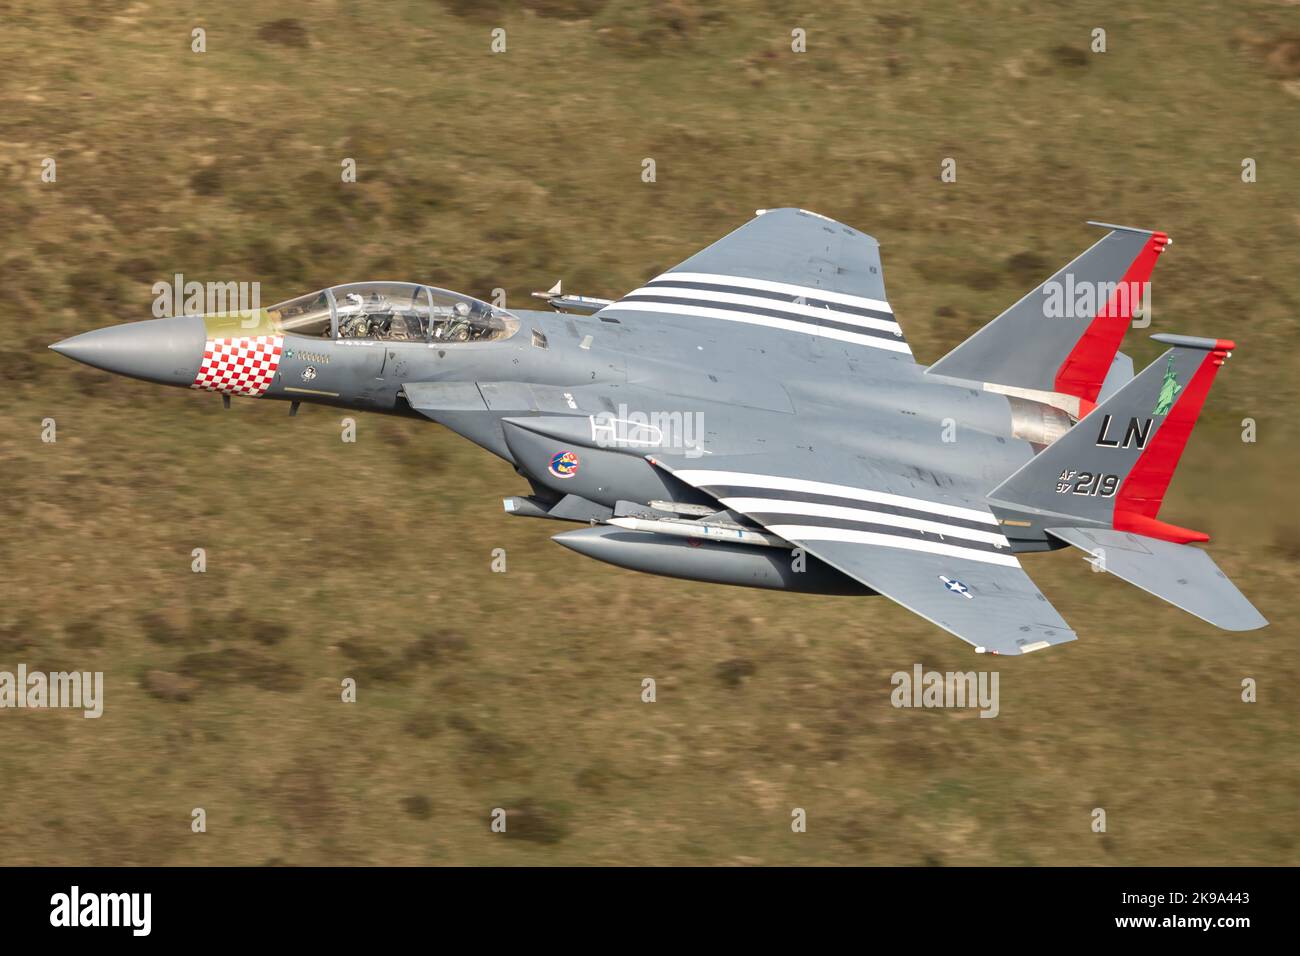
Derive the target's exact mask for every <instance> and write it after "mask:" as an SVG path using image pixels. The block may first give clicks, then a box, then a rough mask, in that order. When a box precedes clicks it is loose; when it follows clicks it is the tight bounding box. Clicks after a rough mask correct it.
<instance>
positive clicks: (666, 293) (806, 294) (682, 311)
mask: <svg viewBox="0 0 1300 956" xmlns="http://www.w3.org/2000/svg"><path fill="white" fill-rule="evenodd" d="M607 308H608V309H610V310H611V311H612V310H617V309H624V310H630V311H642V312H667V313H671V314H674V315H694V316H699V317H701V318H708V319H723V320H725V321H729V322H745V323H748V324H750V325H762V326H765V327H767V328H773V329H783V330H785V331H787V332H803V333H805V334H809V335H819V336H822V337H824V338H830V339H836V340H837V341H841V342H854V343H856V344H859V345H866V346H869V347H871V348H878V349H884V350H886V351H890V352H898V353H901V354H904V355H911V354H912V350H911V348H909V347H908V344H907V342H906V341H905V340H904V339H903V330H902V328H901V327H900V326H899V324H898V322H896V321H895V320H894V312H893V310H892V309H891V308H890V307H889V303H888V302H885V301H884V300H882V299H869V298H866V297H864V296H857V295H849V294H848V293H844V292H830V291H827V290H825V289H815V288H813V287H811V286H801V285H792V284H791V283H788V282H773V281H769V280H767V279H751V278H748V277H745V276H727V275H714V274H712V273H699V272H665V273H664V274H663V275H660V276H657V277H655V278H654V279H651V280H650V281H649V282H647V283H646V284H645V285H644V286H642V287H641V288H639V289H637V290H635V291H633V292H629V293H628V294H627V295H626V296H624V297H623V298H622V299H619V300H618V301H617V302H615V303H614V304H613V305H611V306H608V307H607Z"/></svg>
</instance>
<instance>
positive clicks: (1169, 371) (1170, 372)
mask: <svg viewBox="0 0 1300 956" xmlns="http://www.w3.org/2000/svg"><path fill="white" fill-rule="evenodd" d="M1182 390H1183V387H1182V386H1181V385H1179V384H1178V375H1177V374H1176V373H1175V372H1174V357H1173V356H1172V355H1171V356H1169V364H1168V365H1166V366H1165V380H1164V381H1163V382H1161V383H1160V394H1159V395H1158V396H1157V397H1156V407H1155V411H1153V412H1152V413H1151V414H1153V415H1168V414H1169V409H1171V408H1173V407H1174V398H1175V397H1176V396H1177V395H1178V393H1179V392H1181V391H1182Z"/></svg>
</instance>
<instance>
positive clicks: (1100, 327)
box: [1056, 232, 1169, 402]
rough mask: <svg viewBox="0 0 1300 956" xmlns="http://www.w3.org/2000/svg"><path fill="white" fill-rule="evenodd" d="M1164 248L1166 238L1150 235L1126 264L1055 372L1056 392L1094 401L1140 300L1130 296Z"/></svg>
mask: <svg viewBox="0 0 1300 956" xmlns="http://www.w3.org/2000/svg"><path fill="white" fill-rule="evenodd" d="M1168 244H1169V237H1168V236H1167V235H1165V234H1164V233H1163V232H1153V233H1152V234H1151V235H1150V237H1149V238H1148V239H1147V242H1146V245H1144V246H1143V247H1142V251H1141V252H1139V253H1138V254H1137V258H1136V259H1134V260H1133V261H1132V262H1131V263H1130V264H1129V267H1128V270H1127V271H1126V272H1125V273H1124V278H1122V279H1121V280H1120V284H1119V285H1117V286H1116V287H1115V291H1114V292H1113V293H1111V295H1110V297H1109V299H1108V301H1107V302H1106V304H1105V305H1104V306H1102V307H1101V308H1100V309H1098V310H1097V314H1096V316H1094V317H1093V320H1092V322H1091V323H1090V324H1089V325H1088V329H1087V331H1086V332H1084V333H1083V335H1082V336H1081V337H1080V338H1079V341H1078V342H1076V343H1075V345H1074V348H1073V349H1071V350H1070V354H1069V355H1067V356H1066V357H1065V361H1064V362H1062V363H1061V367H1060V368H1059V369H1057V371H1056V391H1058V392H1062V393H1064V394H1066V395H1074V396H1076V397H1078V398H1081V399H1083V400H1084V401H1086V402H1095V401H1096V400H1097V393H1098V392H1100V391H1101V383H1102V382H1104V381H1105V380H1106V373H1107V372H1109V371H1110V364H1111V362H1112V361H1113V360H1114V358H1115V353H1116V352H1118V351H1119V345H1120V343H1121V342H1123V341H1124V333H1125V332H1127V331H1128V326H1129V323H1130V322H1131V321H1133V306H1134V304H1135V302H1134V300H1135V298H1137V299H1140V298H1141V296H1140V295H1137V296H1135V295H1134V294H1133V293H1134V292H1135V291H1137V290H1141V289H1142V288H1143V286H1144V285H1145V284H1146V283H1147V282H1148V281H1149V280H1150V278H1151V272H1152V270H1153V269H1155V266H1156V259H1157V258H1159V256H1160V253H1161V252H1162V251H1164V248H1165V246H1166V245H1168Z"/></svg>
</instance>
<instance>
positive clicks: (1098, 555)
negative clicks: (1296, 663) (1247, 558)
mask: <svg viewBox="0 0 1300 956" xmlns="http://www.w3.org/2000/svg"><path fill="white" fill-rule="evenodd" d="M1047 533H1048V534H1050V535H1053V536H1054V537H1057V538H1059V539H1061V540H1062V541H1064V542H1066V543H1067V544H1072V545H1074V546H1075V547H1076V548H1078V549H1080V550H1081V551H1085V552H1087V553H1088V554H1089V555H1091V556H1092V557H1093V562H1094V566H1095V567H1097V569H1098V570H1101V571H1109V572H1110V573H1111V574H1113V575H1115V576H1116V577H1117V578H1123V579H1124V580H1125V581H1127V582H1128V583H1129V584H1134V585H1137V586H1138V587H1140V588H1141V589H1142V590H1143V591H1146V592H1148V593H1150V594H1154V595H1155V596H1156V597H1158V598H1160V599H1161V600H1163V601H1168V602H1169V603H1170V604H1172V605H1174V607H1179V608H1182V609H1183V610H1184V611H1187V612H1188V613H1189V614H1195V615H1196V616H1197V617H1199V618H1200V619H1201V620H1203V621H1208V622H1209V623H1210V624H1213V625H1214V626H1215V627H1219V628H1222V629H1223V630H1225V631H1253V630H1255V629H1256V628H1259V627H1264V626H1265V625H1266V624H1268V621H1266V620H1264V617H1263V615H1261V614H1260V613H1259V611H1257V610H1256V609H1255V607H1254V605H1252V604H1251V603H1250V602H1249V601H1248V600H1246V597H1245V595H1243V594H1242V593H1241V592H1240V591H1238V590H1237V586H1236V585H1235V584H1233V583H1232V581H1230V580H1229V579H1228V576H1227V575H1226V574H1224V573H1223V572H1222V571H1220V570H1219V567H1218V565H1216V564H1215V563H1214V560H1213V559H1212V558H1211V557H1210V556H1209V555H1208V554H1206V553H1205V552H1204V551H1202V550H1201V549H1200V548H1194V547H1192V546H1191V545H1189V544H1174V543H1172V542H1170V541H1159V540H1157V539H1155V538H1148V537H1146V536H1145V535H1140V534H1133V533H1131V532H1127V531H1110V530H1106V529H1102V528H1048V529H1047Z"/></svg>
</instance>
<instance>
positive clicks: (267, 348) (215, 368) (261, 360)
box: [190, 335, 284, 397]
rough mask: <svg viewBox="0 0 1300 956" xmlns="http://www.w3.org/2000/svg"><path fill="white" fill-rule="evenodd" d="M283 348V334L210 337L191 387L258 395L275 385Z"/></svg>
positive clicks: (234, 393)
mask: <svg viewBox="0 0 1300 956" xmlns="http://www.w3.org/2000/svg"><path fill="white" fill-rule="evenodd" d="M283 351H284V336H282V335H258V336H254V337H246V336H245V337H240V338H233V339H208V340H207V343H206V344H205V345H204V347H203V363H202V364H201V365H200V366H199V374H198V375H196V376H195V377H194V383H193V384H192V385H191V386H190V388H202V389H206V390H207V391H209V392H228V393H230V394H232V395H252V396H254V397H256V396H258V395H261V394H262V393H263V392H265V391H266V390H267V389H268V388H270V387H271V380H272V379H274V378H275V370H276V369H278V368H279V367H280V354H281V353H282V352H283Z"/></svg>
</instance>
